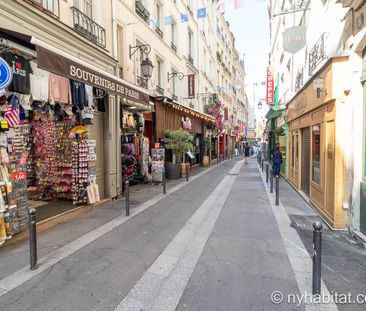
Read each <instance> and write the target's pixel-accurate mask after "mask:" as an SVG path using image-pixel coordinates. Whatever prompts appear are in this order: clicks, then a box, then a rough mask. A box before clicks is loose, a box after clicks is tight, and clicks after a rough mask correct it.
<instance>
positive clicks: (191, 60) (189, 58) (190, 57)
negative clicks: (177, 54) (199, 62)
mask: <svg viewBox="0 0 366 311" xmlns="http://www.w3.org/2000/svg"><path fill="white" fill-rule="evenodd" d="M188 61H189V62H190V63H191V64H192V65H193V57H192V56H191V55H188Z"/></svg>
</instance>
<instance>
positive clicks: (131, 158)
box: [120, 98, 154, 190]
mask: <svg viewBox="0 0 366 311" xmlns="http://www.w3.org/2000/svg"><path fill="white" fill-rule="evenodd" d="M153 111H154V104H153V103H152V102H149V103H144V104H142V103H139V102H136V101H132V100H127V99H126V98H123V99H121V103H120V116H121V120H120V121H121V122H120V129H121V165H122V182H123V185H122V189H123V190H124V185H125V181H126V180H128V181H129V183H130V185H135V184H138V183H144V182H149V181H151V169H149V167H150V165H151V157H150V154H151V149H152V144H153V118H152V115H153Z"/></svg>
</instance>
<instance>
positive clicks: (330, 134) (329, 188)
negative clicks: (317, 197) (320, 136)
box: [325, 121, 335, 213]
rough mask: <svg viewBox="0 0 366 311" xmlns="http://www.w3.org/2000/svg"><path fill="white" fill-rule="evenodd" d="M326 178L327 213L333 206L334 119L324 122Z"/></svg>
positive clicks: (330, 211)
mask: <svg viewBox="0 0 366 311" xmlns="http://www.w3.org/2000/svg"><path fill="white" fill-rule="evenodd" d="M326 126H327V128H326V135H327V142H326V143H327V144H326V150H327V153H326V158H325V159H326V160H325V169H326V176H327V177H326V178H325V196H326V197H325V201H326V203H325V207H326V209H327V211H328V212H329V213H332V211H333V207H334V178H335V176H334V173H335V159H334V155H335V139H334V138H335V137H334V130H335V129H334V121H329V122H327V123H326Z"/></svg>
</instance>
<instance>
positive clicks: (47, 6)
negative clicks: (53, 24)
mask: <svg viewBox="0 0 366 311" xmlns="http://www.w3.org/2000/svg"><path fill="white" fill-rule="evenodd" d="M24 1H25V2H28V3H30V4H32V5H33V6H34V7H36V8H37V9H39V10H41V11H43V12H45V13H47V14H50V15H53V16H55V17H60V0H24Z"/></svg>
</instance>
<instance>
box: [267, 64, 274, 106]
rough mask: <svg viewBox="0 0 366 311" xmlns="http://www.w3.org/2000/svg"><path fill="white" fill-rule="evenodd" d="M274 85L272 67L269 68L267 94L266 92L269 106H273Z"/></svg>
mask: <svg viewBox="0 0 366 311" xmlns="http://www.w3.org/2000/svg"><path fill="white" fill-rule="evenodd" d="M273 86H274V83H273V69H272V67H267V92H266V102H267V104H268V105H273V98H274V87H273Z"/></svg>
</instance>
